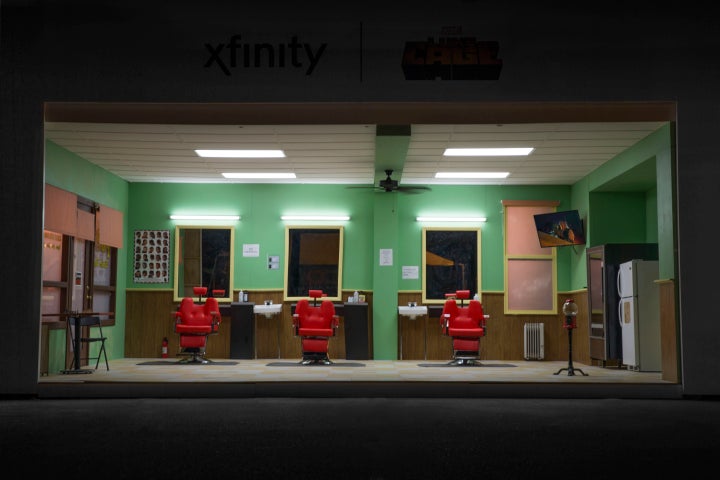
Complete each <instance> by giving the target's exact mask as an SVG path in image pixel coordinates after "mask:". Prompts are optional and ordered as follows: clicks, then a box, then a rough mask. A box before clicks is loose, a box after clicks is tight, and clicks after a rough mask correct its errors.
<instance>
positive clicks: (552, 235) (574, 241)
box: [534, 210, 585, 248]
mask: <svg viewBox="0 0 720 480" xmlns="http://www.w3.org/2000/svg"><path fill="white" fill-rule="evenodd" d="M534 217H535V229H536V230H537V234H538V239H539V240H540V246H541V247H543V248H544V247H566V246H568V245H585V230H584V229H583V223H582V220H580V214H579V213H578V211H577V210H568V211H565V212H552V213H540V214H537V215H535V216H534Z"/></svg>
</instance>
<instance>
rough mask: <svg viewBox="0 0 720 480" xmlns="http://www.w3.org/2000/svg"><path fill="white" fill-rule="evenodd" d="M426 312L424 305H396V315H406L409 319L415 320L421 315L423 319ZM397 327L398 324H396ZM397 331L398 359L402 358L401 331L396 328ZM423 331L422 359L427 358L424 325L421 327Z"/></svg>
mask: <svg viewBox="0 0 720 480" xmlns="http://www.w3.org/2000/svg"><path fill="white" fill-rule="evenodd" d="M427 313H428V308H427V307H426V306H424V305H421V306H416V307H409V306H407V307H403V306H398V315H399V316H403V317H407V318H408V319H410V320H415V319H417V317H423V320H424V319H425V316H426V315H427ZM398 327H399V325H398ZM398 330H399V331H398V333H399V335H400V352H399V358H400V360H402V359H403V332H402V330H400V329H399V328H398ZM422 331H423V359H424V360H427V329H426V327H425V325H423V328H422Z"/></svg>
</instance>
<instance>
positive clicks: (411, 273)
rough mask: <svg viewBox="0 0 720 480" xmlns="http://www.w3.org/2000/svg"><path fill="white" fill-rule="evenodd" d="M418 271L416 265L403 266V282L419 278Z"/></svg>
mask: <svg viewBox="0 0 720 480" xmlns="http://www.w3.org/2000/svg"><path fill="white" fill-rule="evenodd" d="M418 275H419V269H418V266H417V265H414V266H407V265H403V267H402V278H403V280H415V279H417V278H419V276H418Z"/></svg>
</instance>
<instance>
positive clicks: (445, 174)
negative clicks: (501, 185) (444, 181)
mask: <svg viewBox="0 0 720 480" xmlns="http://www.w3.org/2000/svg"><path fill="white" fill-rule="evenodd" d="M508 175H510V172H437V173H436V174H435V178H507V177H508Z"/></svg>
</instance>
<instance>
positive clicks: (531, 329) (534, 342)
mask: <svg viewBox="0 0 720 480" xmlns="http://www.w3.org/2000/svg"><path fill="white" fill-rule="evenodd" d="M544 327H545V325H544V324H542V323H526V324H525V335H524V338H525V360H542V359H543V358H545V333H544Z"/></svg>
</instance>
